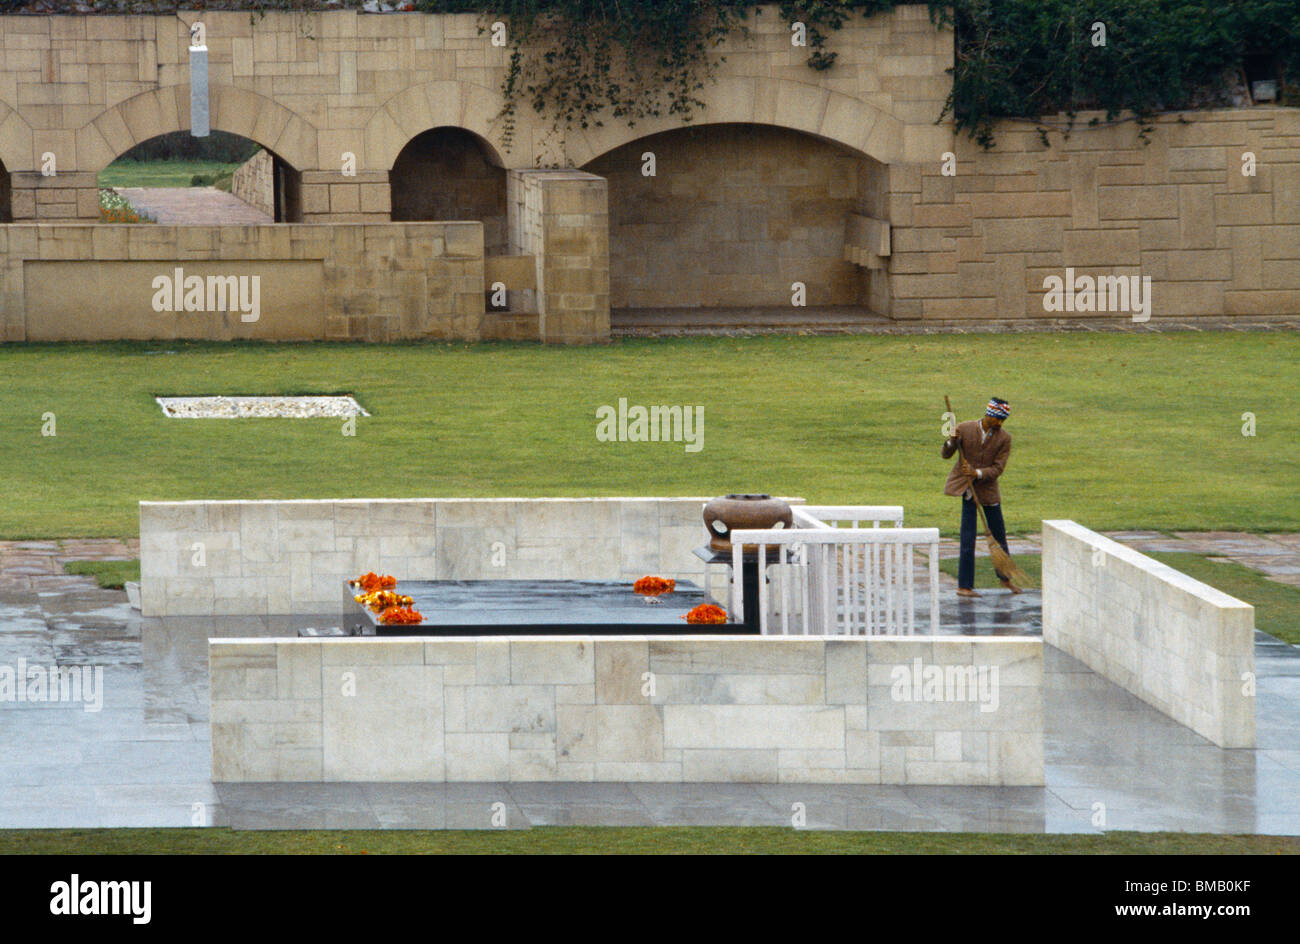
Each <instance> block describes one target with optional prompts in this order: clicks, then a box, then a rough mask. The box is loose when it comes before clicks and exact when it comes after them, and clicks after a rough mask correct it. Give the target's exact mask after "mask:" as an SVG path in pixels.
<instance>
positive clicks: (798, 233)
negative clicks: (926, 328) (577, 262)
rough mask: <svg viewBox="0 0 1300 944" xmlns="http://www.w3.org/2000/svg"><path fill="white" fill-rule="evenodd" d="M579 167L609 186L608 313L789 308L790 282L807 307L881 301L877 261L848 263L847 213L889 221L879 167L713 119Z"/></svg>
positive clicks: (781, 131) (820, 142) (842, 151)
mask: <svg viewBox="0 0 1300 944" xmlns="http://www.w3.org/2000/svg"><path fill="white" fill-rule="evenodd" d="M651 155H653V157H651ZM652 164H653V174H651V173H650V171H651V165H652ZM582 169H583V170H586V171H589V172H590V173H593V174H599V175H600V176H602V177H605V178H606V179H607V180H608V181H609V222H610V229H609V248H610V307H611V308H613V309H615V310H620V309H621V310H628V309H691V308H746V309H750V308H768V309H784V310H785V311H787V312H788V311H790V309H791V305H792V296H793V294H794V292H793V290H792V287H791V286H792V284H793V283H796V282H799V283H802V284H803V285H804V286H805V292H806V304H807V306H808V307H809V308H814V307H843V308H847V309H855V310H857V311H859V312H861V313H862V314H864V315H865V314H867V313H868V312H869V311H872V310H875V311H884V310H885V309H886V308H887V304H888V301H887V298H888V296H887V286H886V284H885V278H884V274H885V273H884V271H883V266H882V268H881V269H880V270H879V271H872V270H870V269H868V268H867V267H866V266H864V265H860V264H856V263H855V262H853V261H849V260H848V259H847V258H846V255H852V253H851V252H849V253H846V230H847V229H848V228H850V227H851V225H852V224H853V222H854V218H855V217H858V216H866V217H872V218H876V219H884V218H886V217H887V212H886V211H887V205H886V204H887V199H886V198H887V192H888V184H887V173H886V170H887V168H886V167H885V165H883V164H881V163H879V162H878V161H875V160H873V159H871V158H870V157H867V156H866V155H864V154H861V153H860V152H857V151H854V150H851V149H849V148H847V147H844V146H842V145H839V144H835V143H833V142H830V141H827V140H825V139H823V138H819V137H816V136H813V135H811V134H807V133H805V132H801V131H794V130H790V129H787V128H780V127H775V126H771V125H759V124H740V123H735V124H731V123H719V124H709V125H700V126H696V127H690V128H682V129H677V130H673V131H666V132H663V133H660V134H654V135H649V136H647V137H644V138H640V139H638V140H636V141H632V142H630V143H628V144H625V145H622V146H620V147H618V148H615V149H614V150H612V151H609V152H607V153H605V154H603V155H601V156H600V157H598V158H596V159H595V160H593V161H591V162H589V163H588V164H586V165H585V166H584V167H583V168H582ZM872 264H875V263H874V260H873V261H872Z"/></svg>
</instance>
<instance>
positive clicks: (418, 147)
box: [388, 127, 507, 255]
mask: <svg viewBox="0 0 1300 944" xmlns="http://www.w3.org/2000/svg"><path fill="white" fill-rule="evenodd" d="M388 181H389V186H390V188H391V191H392V217H393V220H394V222H406V223H410V222H417V221H434V220H436V221H455V220H480V221H482V223H483V245H484V249H485V251H486V252H487V253H488V254H489V255H492V254H498V253H503V252H505V251H506V241H507V237H506V171H505V168H504V167H502V166H501V165H500V163H499V162H498V161H497V160H496V158H495V156H494V155H493V154H492V152H491V150H490V149H489V148H488V147H486V146H485V145H484V143H483V142H482V140H480V138H479V137H478V135H476V134H474V133H473V132H471V131H466V130H465V129H464V128H452V127H442V128H432V129H430V130H428V131H424V132H421V133H420V134H417V135H416V136H415V137H414V138H412V139H411V140H410V141H408V142H407V143H406V146H405V147H404V148H402V150H401V153H399V154H398V155H397V160H396V161H394V162H393V169H392V170H391V171H389V174H388Z"/></svg>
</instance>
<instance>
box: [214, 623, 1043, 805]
mask: <svg viewBox="0 0 1300 944" xmlns="http://www.w3.org/2000/svg"><path fill="white" fill-rule="evenodd" d="M209 656H210V664H211V679H212V689H211V698H212V703H211V709H212V713H211V725H212V779H213V780H214V781H268V780H287V781H322V780H323V781H559V780H580V781H650V780H661V781H675V782H677V781H684V782H701V781H703V782H710V781H711V782H749V783H776V782H809V783H813V782H815V783H886V784H904V783H917V784H994V785H1041V784H1042V783H1043V709H1042V678H1043V676H1042V642H1041V640H1038V639H1028V638H1010V637H980V638H969V637H964V638H963V637H936V638H927V639H918V638H902V637H870V638H868V637H853V638H842V639H822V638H808V639H797V638H789V637H770V636H769V637H735V636H730V637H728V636H696V637H665V636H657V637H656V636H632V637H618V638H609V637H604V638H596V639H593V638H591V637H578V636H572V637H549V638H544V637H533V638H520V637H512V638H499V639H493V638H478V639H469V638H457V639H443V640H432V639H396V638H364V639H330V638H303V639H279V640H265V639H262V640H257V639H212V640H209ZM918 660H920V661H919V662H918ZM918 666H925V667H927V668H928V667H939V669H940V670H944V669H948V670H949V671H959V672H966V671H969V672H980V673H984V677H986V678H993V679H994V681H995V683H996V684H995V688H996V692H995V693H994V694H995V699H994V700H993V702H992V703H990V701H989V700H988V699H983V700H977V699H976V698H975V697H974V692H971V691H967V693H966V694H967V696H968V697H966V698H964V699H961V698H952V697H948V696H952V695H954V694H960V691H959V690H956V689H949V690H947V691H946V692H945V695H943V696H941V697H940V698H938V699H935V698H929V699H919V700H917V699H913V698H912V697H911V695H912V694H913V692H914V691H920V688H919V686H918V687H917V688H916V689H915V690H914V689H912V688H910V687H909V688H908V689H907V690H906V691H905V692H902V691H900V688H899V684H898V675H899V672H900V671H902V670H904V669H905V670H906V671H907V672H909V673H910V672H913V671H914V670H915V669H916V668H917V667H918ZM651 680H652V681H653V690H651V689H650V688H649V687H648V685H649V682H650V681H651ZM903 694H906V696H907V697H901V695H903ZM984 694H987V692H986V691H985V692H984Z"/></svg>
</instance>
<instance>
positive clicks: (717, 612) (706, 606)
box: [685, 603, 727, 623]
mask: <svg viewBox="0 0 1300 944" xmlns="http://www.w3.org/2000/svg"><path fill="white" fill-rule="evenodd" d="M685 620H686V622H688V623H725V622H726V621H727V611H726V610H724V609H723V608H722V607H720V606H714V605H713V604H712V603H701V604H700V605H699V606H697V607H696V608H695V609H693V610H691V611H690V612H689V613H687V614H686V616H685Z"/></svg>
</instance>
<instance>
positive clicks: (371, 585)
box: [351, 570, 397, 593]
mask: <svg viewBox="0 0 1300 944" xmlns="http://www.w3.org/2000/svg"><path fill="white" fill-rule="evenodd" d="M351 584H352V586H354V587H360V588H361V589H362V590H363V591H365V592H366V593H373V592H374V591H376V590H391V589H393V587H396V586H397V578H396V577H394V576H392V575H389V574H385V575H384V576H383V577H381V576H379V575H378V574H377V573H375V572H374V571H373V570H372V571H370V572H369V573H366V574H362V575H361V576H360V577H358V578H357V579H356V580H353V581H351Z"/></svg>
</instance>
